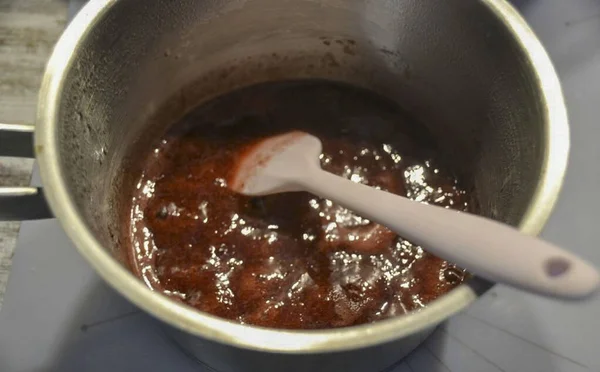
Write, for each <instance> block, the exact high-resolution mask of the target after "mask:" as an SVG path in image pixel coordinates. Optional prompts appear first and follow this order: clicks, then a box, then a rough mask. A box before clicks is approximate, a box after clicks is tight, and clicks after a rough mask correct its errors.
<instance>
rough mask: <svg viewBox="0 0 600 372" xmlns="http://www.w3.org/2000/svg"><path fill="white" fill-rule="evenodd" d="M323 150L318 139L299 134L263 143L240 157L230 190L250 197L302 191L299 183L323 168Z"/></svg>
mask: <svg viewBox="0 0 600 372" xmlns="http://www.w3.org/2000/svg"><path fill="white" fill-rule="evenodd" d="M321 149H322V145H321V141H320V140H319V139H318V138H317V137H315V136H312V135H310V134H308V133H304V132H299V131H294V132H288V133H285V134H281V135H277V136H273V137H269V138H265V139H263V140H260V141H258V142H256V143H255V144H254V145H252V146H251V147H250V148H249V149H248V151H247V152H246V153H244V154H243V155H242V156H241V158H240V160H239V161H238V163H237V164H236V166H235V168H234V170H233V172H232V175H231V177H230V179H229V187H230V188H231V189H232V190H234V191H236V192H239V193H241V194H245V195H251V196H260V195H269V194H276V193H282V192H291V191H301V189H300V188H298V182H297V181H298V180H299V179H303V178H306V177H310V172H311V170H314V169H318V168H319V167H320V164H319V155H320V154H321Z"/></svg>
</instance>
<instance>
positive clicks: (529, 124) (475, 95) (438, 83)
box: [57, 0, 546, 252]
mask: <svg viewBox="0 0 600 372" xmlns="http://www.w3.org/2000/svg"><path fill="white" fill-rule="evenodd" d="M302 78H324V79H330V80H336V81H342V82H346V83H351V84H354V85H358V86H362V87H366V88H369V89H372V90H374V91H377V92H379V93H381V94H383V95H385V96H387V97H389V98H391V99H393V100H395V101H397V102H398V103H399V104H400V105H401V106H402V107H404V108H405V109H406V110H407V111H409V112H410V113H411V114H412V115H413V116H415V117H416V118H418V120H419V121H420V122H422V123H423V125H425V126H426V127H427V129H428V130H429V131H430V133H431V134H432V135H433V136H434V137H435V138H436V139H437V140H438V146H439V147H440V148H441V151H442V152H443V153H444V158H445V159H447V160H448V162H449V163H450V166H452V167H453V168H454V169H455V171H456V172H458V173H460V174H461V175H462V176H463V177H466V178H467V179H468V180H470V181H471V182H473V183H474V185H475V187H476V190H477V193H478V198H479V201H480V204H481V209H482V213H483V214H485V215H488V216H491V217H493V218H496V219H499V220H502V221H505V222H508V223H511V224H513V225H516V224H518V223H519V221H520V219H521V217H522V216H523V213H524V211H525V209H526V208H527V206H528V204H529V202H530V201H531V198H532V195H533V193H534V191H535V190H536V187H537V182H538V181H537V180H538V178H539V175H540V172H541V170H542V161H543V154H544V141H545V135H546V134H545V132H544V130H545V129H544V120H545V117H544V109H543V102H540V100H541V98H540V93H539V91H538V88H537V86H536V84H537V77H536V76H535V75H534V73H533V72H532V71H531V66H530V65H529V61H528V60H527V59H526V58H525V57H524V55H523V53H522V51H521V49H520V47H519V45H517V44H516V42H515V41H514V40H513V39H512V38H511V36H510V34H509V33H508V32H507V31H506V30H505V29H503V28H502V26H501V23H500V22H499V21H498V20H497V19H496V18H495V17H494V16H493V15H491V14H490V12H489V11H488V10H487V9H486V5H485V4H484V2H482V1H475V0H461V1H448V0H394V1H375V0H343V1H342V0H289V1H281V0H221V1H196V0H181V1H178V2H169V1H162V0H130V1H116V2H114V3H113V4H112V5H111V9H110V11H108V12H105V13H104V14H103V15H102V17H101V19H100V20H99V21H98V22H96V24H95V27H94V28H93V29H92V30H91V31H90V32H89V33H88V34H87V35H86V37H85V40H84V41H83V42H82V44H81V45H80V46H79V49H78V50H77V53H76V54H75V56H74V57H73V60H72V64H71V66H70V70H69V74H68V77H67V79H66V80H65V82H64V92H63V99H62V102H61V108H60V119H59V123H60V125H59V128H58V137H57V138H58V140H59V141H60V142H61V143H60V146H59V147H60V148H61V153H60V157H61V162H62V165H63V167H64V168H63V169H64V172H65V174H64V176H65V178H66V180H67V183H68V185H69V188H70V190H71V194H72V195H73V198H74V200H75V201H76V204H77V206H78V207H79V209H80V211H81V213H82V214H83V215H84V216H85V217H86V220H87V222H88V224H89V225H90V227H91V228H92V229H93V230H94V231H95V232H96V234H97V237H98V239H99V240H100V241H101V242H103V243H104V244H105V246H106V247H114V248H118V247H119V242H118V233H117V231H118V228H119V223H118V217H119V210H120V203H119V196H120V195H122V193H121V190H120V185H121V184H122V182H123V180H124V179H125V178H126V176H127V173H126V172H123V169H124V166H126V163H127V159H128V157H127V155H128V154H130V153H131V152H132V149H136V148H137V146H138V145H139V144H146V143H148V142H149V141H152V139H153V138H156V136H158V135H160V133H162V132H163V131H164V130H165V129H166V128H167V127H168V126H169V125H170V124H172V123H174V122H175V121H176V120H177V119H178V118H180V117H181V116H183V115H184V114H185V113H186V112H188V111H189V110H191V109H192V108H194V107H195V106H197V105H198V104H199V103H200V102H202V101H205V100H207V99H210V98H212V97H214V96H217V95H220V94H223V93H226V92H228V91H230V90H232V89H236V88H239V87H243V86H247V85H251V84H254V83H259V82H264V81H273V80H281V79H302ZM365 125H368V123H366V124H365ZM117 251H118V249H117V250H115V252H117Z"/></svg>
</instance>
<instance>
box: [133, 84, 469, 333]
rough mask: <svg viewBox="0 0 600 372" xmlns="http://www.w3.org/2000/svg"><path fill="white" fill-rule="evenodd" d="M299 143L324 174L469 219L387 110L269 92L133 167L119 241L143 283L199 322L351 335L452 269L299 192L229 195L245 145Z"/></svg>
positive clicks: (458, 274)
mask: <svg viewBox="0 0 600 372" xmlns="http://www.w3.org/2000/svg"><path fill="white" fill-rule="evenodd" d="M289 130H302V131H306V132H309V133H312V134H314V135H316V136H318V137H319V138H320V139H321V140H322V142H323V154H322V155H321V164H322V166H323V168H324V169H325V170H327V171H330V172H332V173H335V174H338V175H342V176H343V177H346V178H349V179H351V180H353V181H355V182H362V183H365V184H368V185H371V186H373V187H378V188H381V189H384V190H387V191H390V192H393V193H396V194H399V195H406V196H408V197H409V198H412V199H415V200H419V201H423V202H428V203H432V204H438V205H442V206H445V207H448V208H454V209H458V210H468V209H469V208H470V203H468V201H469V200H470V198H469V196H468V194H467V193H466V192H465V191H464V189H463V188H461V187H460V184H459V183H458V181H457V180H456V179H455V178H454V177H453V176H452V175H451V173H449V172H448V171H447V170H445V169H443V167H442V168H440V167H441V163H440V162H439V159H437V154H436V150H435V146H434V145H433V142H432V141H431V140H430V138H429V137H428V135H427V133H426V132H425V131H424V130H423V129H422V127H421V126H420V125H418V124H417V123H416V122H415V121H414V120H412V119H411V118H410V117H409V116H407V115H406V114H405V113H404V112H403V111H402V110H400V109H399V108H398V107H397V106H396V105H395V104H393V103H391V102H390V101H388V100H386V99H384V98H382V97H380V96H378V95H375V94H373V93H372V92H369V91H366V90H362V89H358V88H353V87H349V86H346V85H340V84H337V83H328V82H323V81H307V82H285V83H269V84H261V85H258V86H254V87H250V88H246V89H243V90H240V91H237V92H233V93H231V94H228V95H225V96H223V97H220V98H217V99H215V100H213V101H211V102H209V103H207V104H204V105H202V106H201V107H199V108H198V109H196V110H195V111H194V112H193V113H191V114H190V115H188V116H187V117H186V118H185V119H184V120H182V121H181V122H180V123H178V124H176V125H175V126H174V127H173V128H172V129H171V130H170V131H169V132H168V133H167V134H166V135H165V136H164V138H162V139H161V141H159V142H158V143H157V144H155V145H154V147H153V148H152V151H151V152H150V153H149V155H147V157H145V158H144V159H141V160H140V162H139V164H138V166H140V169H142V170H143V171H142V172H141V175H140V176H139V178H137V181H138V182H137V184H135V185H132V187H131V204H130V212H131V214H130V216H129V217H130V220H129V221H126V222H127V223H126V226H127V228H126V229H125V230H124V232H123V234H124V238H125V239H123V241H127V242H128V246H129V252H130V258H131V264H132V267H133V268H134V270H135V271H136V273H137V274H138V275H139V276H140V277H141V278H142V279H143V280H144V281H145V282H146V284H147V285H148V286H149V287H150V288H153V289H155V290H157V291H161V292H163V293H164V294H166V295H168V296H170V297H172V298H174V299H177V300H180V301H183V302H185V303H187V304H189V305H191V306H193V307H195V308H197V309H199V310H202V311H206V312H208V313H211V314H214V315H217V316H220V317H223V318H227V319H232V320H236V321H239V322H241V323H248V324H254V325H260V326H265V327H274V328H291V329H301V328H304V329H310V328H330V327H343V326H351V325H355V324H360V323H366V322H372V321H376V320H378V319H383V318H387V317H391V316H396V315H401V314H404V313H406V312H409V311H413V310H417V309H419V308H422V307H423V306H426V304H427V303H428V302H430V301H432V300H433V299H435V298H436V297H438V296H439V295H441V294H444V293H446V292H448V291H449V290H451V289H452V288H453V287H455V286H456V285H457V284H459V283H460V282H461V281H463V279H464V277H465V273H464V271H463V270H461V269H459V268H457V267H455V266H454V265H452V264H449V263H447V262H446V261H443V260H441V259H439V258H437V257H435V256H433V255H431V254H429V253H427V252H425V251H424V250H423V249H421V248H420V247H418V246H415V245H414V244H411V243H410V242H408V241H406V240H404V239H402V238H401V237H398V236H397V235H396V234H394V233H393V232H391V231H390V230H388V229H387V228H385V227H383V226H381V225H377V224H374V223H372V222H371V221H368V220H366V219H364V218H361V217H360V216H357V215H355V214H354V213H352V212H351V211H349V210H347V209H345V208H343V207H341V206H339V205H336V204H334V203H332V202H331V201H329V200H323V199H321V198H319V197H316V196H314V195H310V194H308V193H289V194H280V195H272V196H268V197H261V198H249V197H245V196H241V195H238V194H235V193H234V192H232V191H230V190H229V189H228V188H227V184H226V180H227V179H228V178H229V175H230V170H231V169H232V166H233V164H234V163H235V161H236V160H237V159H238V158H239V156H240V155H241V154H242V153H243V151H244V149H245V148H246V147H247V146H248V145H249V144H250V143H252V142H254V141H256V140H257V139H260V138H264V137H267V136H270V135H274V134H278V133H281V132H285V131H289Z"/></svg>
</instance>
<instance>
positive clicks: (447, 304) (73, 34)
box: [35, 0, 569, 353]
mask: <svg viewBox="0 0 600 372" xmlns="http://www.w3.org/2000/svg"><path fill="white" fill-rule="evenodd" d="M117 1H118V0H91V1H89V2H88V3H87V4H86V5H85V6H84V8H83V9H82V10H81V11H80V12H79V14H78V15H77V16H76V17H75V19H74V20H73V21H72V22H71V24H70V25H69V26H68V27H67V29H66V31H65V32H64V33H63V35H62V37H61V38H60V40H59V41H58V43H57V44H56V46H55V48H54V51H53V53H52V55H51V57H50V60H49V62H48V64H47V67H46V71H45V74H44V77H43V80H42V85H41V88H40V96H39V104H38V111H37V120H36V129H35V148H36V149H37V151H36V152H37V160H38V162H39V165H40V171H41V176H42V181H43V184H44V187H45V190H46V191H45V195H46V197H47V199H48V202H49V204H50V206H51V208H52V210H53V212H54V214H55V216H56V217H57V218H58V220H59V222H60V224H61V225H62V227H63V229H64V230H65V232H66V233H67V235H68V236H69V238H70V239H71V240H72V241H73V242H74V243H75V245H76V247H77V249H78V251H79V252H80V254H82V255H83V256H84V257H85V259H86V260H87V261H88V262H89V263H90V264H91V266H92V267H93V268H94V269H95V270H96V272H97V273H98V274H100V276H101V277H102V278H103V279H104V280H105V281H106V282H108V283H109V284H110V285H111V286H112V287H113V288H114V289H115V290H117V291H118V292H119V293H121V294H122V295H123V296H125V297H126V298H127V299H129V300H130V301H132V302H133V303H134V304H136V305H137V306H139V307H140V308H141V309H143V310H145V311H146V312H148V313H150V314H152V315H153V316H155V317H156V318H158V319H160V320H162V321H164V322H166V323H167V324H169V325H171V326H174V327H176V328H179V329H180V330H183V331H186V332H188V333H190V334H193V335H196V336H200V337H202V338H205V339H209V340H213V341H216V342H220V343H224V344H229V345H233V346H237V347H241V348H246V349H253V350H259V351H267V352H281V353H322V352H333V351H343V350H350V349H356V348H364V347H369V346H373V345H377V344H381V343H384V342H389V341H392V340H395V339H399V338H402V337H405V336H408V335H411V334H414V333H417V332H419V331H423V330H426V329H429V328H432V327H434V326H436V325H437V324H439V323H440V322H442V321H444V320H445V319H446V318H448V317H450V316H451V315H453V314H455V313H457V312H459V311H460V310H462V309H464V308H465V307H466V306H467V305H469V304H470V303H471V302H473V301H474V300H475V299H476V298H477V297H478V296H479V295H481V294H482V293H483V292H485V291H487V290H488V289H489V288H491V287H492V286H493V284H492V283H489V282H486V281H483V280H480V279H478V278H475V279H474V280H472V281H470V282H469V283H465V284H462V285H460V286H458V287H457V288H455V289H454V290H452V291H450V292H449V293H447V294H446V295H444V296H442V297H440V298H439V299H437V300H435V301H433V302H432V303H430V304H429V305H428V306H427V307H426V308H424V309H422V310H420V311H418V312H415V313H411V314H407V315H404V316H400V317H396V318H390V319H386V320H382V321H378V322H375V323H371V324H363V325H359V326H353V327H348V328H339V329H326V330H303V331H296V330H275V329H267V328H261V327H255V326H249V325H241V324H238V323H235V322H233V321H229V320H225V319H222V318H219V317H216V316H212V315H209V314H206V313H202V312H199V311H197V310H195V309H193V308H191V307H188V306H186V305H183V304H180V303H177V302H175V301H172V300H170V299H168V298H167V297H165V296H163V295H161V294H159V293H157V292H154V291H152V290H150V289H149V288H148V287H146V286H145V285H144V284H143V283H142V282H141V281H140V280H139V279H138V278H136V277H135V276H134V275H133V274H131V273H130V272H129V271H128V270H127V269H126V268H125V267H123V266H122V265H121V264H119V263H118V262H117V261H116V260H115V259H114V258H113V257H112V256H111V255H110V254H109V253H108V250H105V249H104V248H103V247H102V244H100V242H98V241H97V240H96V239H95V237H94V236H93V234H92V232H91V231H90V230H89V229H88V228H87V227H86V224H85V222H84V220H83V218H82V217H81V216H80V215H79V214H78V212H77V208H76V206H75V203H74V201H73V199H72V198H71V196H70V194H69V192H68V189H67V186H66V183H65V180H64V178H63V171H62V169H61V166H60V161H59V149H58V139H57V136H56V131H55V128H56V125H57V120H58V114H59V112H58V108H59V104H60V100H61V92H62V90H63V84H64V81H65V77H66V75H67V73H68V72H69V69H70V66H71V63H72V62H73V59H74V55H75V51H76V49H77V47H78V46H79V44H80V42H81V41H82V40H83V39H85V37H86V36H87V34H88V33H89V32H90V30H91V29H92V28H93V27H94V26H95V25H96V24H97V22H98V21H99V20H100V19H101V18H102V17H103V16H104V15H105V14H106V13H107V12H108V11H109V10H110V8H111V7H112V6H113V5H114V4H115V3H116V2H117ZM479 1H481V2H482V3H483V5H485V6H487V7H488V8H489V10H490V11H491V12H493V13H494V15H495V16H496V17H497V18H498V19H499V20H500V21H501V22H503V23H504V26H505V27H506V28H507V30H508V31H509V32H511V34H512V36H513V38H514V39H515V40H516V41H517V42H518V44H519V45H520V47H521V49H522V52H523V53H524V55H525V56H526V58H528V60H529V63H530V64H531V66H532V67H533V69H534V72H535V74H536V75H537V84H538V86H539V89H540V92H541V95H540V99H541V100H542V104H543V109H544V116H545V124H544V125H545V127H546V128H545V129H546V130H545V136H546V137H545V138H544V142H545V143H546V148H545V153H544V160H543V165H542V171H541V175H540V179H539V181H538V185H537V187H536V191H535V193H534V196H533V198H532V202H531V203H530V205H529V207H528V209H527V211H526V213H525V214H524V216H523V219H522V221H521V223H520V224H519V228H520V230H521V231H524V232H526V233H528V234H532V235H535V234H538V233H539V232H540V231H541V230H542V228H543V226H544V224H545V223H546V221H547V219H548V217H549V216H550V213H551V211H552V209H553V207H554V205H555V203H556V200H557V199H558V195H559V192H560V189H561V187H562V183H563V178H564V175H565V171H566V166H567V155H568V152H569V128H568V119H567V111H566V107H565V103H564V98H563V95H562V91H561V87H560V82H559V79H558V76H557V74H556V72H555V70H554V67H553V65H552V62H551V61H550V58H549V56H548V55H547V53H546V51H545V50H544V47H543V46H542V44H541V43H540V41H539V40H538V38H537V37H536V35H535V34H534V33H533V31H532V30H531V29H530V28H529V26H528V25H527V23H526V22H525V20H524V19H523V18H522V17H521V15H520V14H519V13H518V12H517V11H516V10H515V9H514V8H513V7H512V5H510V4H509V3H508V2H507V1H506V0H479Z"/></svg>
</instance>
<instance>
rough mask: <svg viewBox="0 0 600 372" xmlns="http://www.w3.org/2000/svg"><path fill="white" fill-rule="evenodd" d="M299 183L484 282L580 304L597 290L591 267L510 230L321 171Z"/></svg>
mask: <svg viewBox="0 0 600 372" xmlns="http://www.w3.org/2000/svg"><path fill="white" fill-rule="evenodd" d="M298 182H299V184H300V186H302V188H304V189H306V190H307V191H310V192H313V193H314V194H317V195H320V196H323V197H326V198H328V199H330V200H332V201H334V202H336V203H339V204H340V205H343V206H345V207H347V208H349V209H351V210H353V211H354V212H356V213H358V214H360V215H361V216H363V217H366V218H369V219H370V220H372V221H375V222H377V223H379V224H382V225H384V226H387V227H388V228H390V229H391V230H393V231H394V232H396V233H398V234H399V235H400V236H402V237H403V238H405V239H408V240H410V241H412V242H414V243H416V244H419V245H421V246H422V247H423V248H424V249H425V250H427V251H429V252H431V253H433V254H435V255H437V256H439V257H441V258H444V259H446V260H448V261H451V262H453V263H455V264H457V265H459V266H460V267H462V268H465V269H467V270H468V271H470V272H472V273H474V274H476V275H479V276H481V277H483V278H486V279H489V280H492V281H496V282H501V283H505V284H509V285H512V286H514V287H518V288H521V289H525V290H528V291H530V292H534V293H538V294H542V295H547V296H551V297H558V298H564V299H582V298H585V297H588V296H590V295H591V294H592V293H594V292H595V291H596V290H597V288H598V285H599V282H600V276H599V275H598V271H597V270H596V269H595V268H594V267H592V266H591V265H590V264H588V263H587V262H585V261H583V260H582V259H580V258H578V257H576V256H575V255H573V254H572V253H569V252H567V251H565V250H563V249H561V248H559V247H557V246H555V245H553V244H550V243H548V242H545V241H542V240H540V239H537V238H535V237H533V236H529V235H525V234H523V233H521V232H519V231H518V230H517V229H514V228H512V227H510V226H508V225H505V224H502V223H499V222H496V221H493V220H490V219H486V218H484V217H480V216H476V215H472V214H469V213H462V212H458V211H454V210H450V209H445V208H442V207H438V206H433V205H427V204H423V203H419V202H415V201H412V200H410V199H407V198H405V197H401V196H398V195H394V194H391V193H388V192H385V191H381V190H377V189H375V188H372V187H369V186H366V185H361V184H358V183H355V182H352V181H350V180H347V179H345V178H342V177H338V176H336V175H333V174H331V173H328V172H325V171H323V170H321V169H315V170H314V171H311V175H310V178H309V177H306V178H304V179H303V180H299V181H298Z"/></svg>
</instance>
